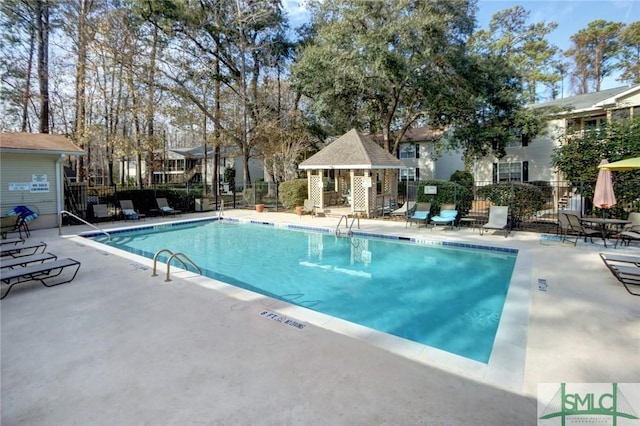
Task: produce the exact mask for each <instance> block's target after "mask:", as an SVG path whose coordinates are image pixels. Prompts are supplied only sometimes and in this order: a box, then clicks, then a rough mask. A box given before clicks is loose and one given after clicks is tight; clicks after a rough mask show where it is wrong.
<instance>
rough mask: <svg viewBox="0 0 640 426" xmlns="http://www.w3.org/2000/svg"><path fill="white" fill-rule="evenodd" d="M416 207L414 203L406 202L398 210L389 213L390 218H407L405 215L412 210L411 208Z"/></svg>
mask: <svg viewBox="0 0 640 426" xmlns="http://www.w3.org/2000/svg"><path fill="white" fill-rule="evenodd" d="M415 206H416V202H415V201H407V202H406V203H404V204H403V205H402V206H401V207H400V208H398V209H395V210H394V211H392V212H391V216H392V217H393V216H403V217H407V214H408V213H409V212H410V211H412V210H413V208H414V207H415Z"/></svg>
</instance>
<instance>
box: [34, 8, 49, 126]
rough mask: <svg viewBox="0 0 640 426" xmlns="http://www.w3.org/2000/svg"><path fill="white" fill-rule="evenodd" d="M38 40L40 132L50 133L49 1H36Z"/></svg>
mask: <svg viewBox="0 0 640 426" xmlns="http://www.w3.org/2000/svg"><path fill="white" fill-rule="evenodd" d="M34 7H35V24H36V40H37V45H38V60H37V63H38V87H39V89H40V93H39V94H40V117H39V125H38V130H39V131H40V133H49V32H50V29H51V28H50V26H49V18H50V14H51V10H50V7H51V6H50V4H49V1H48V0H35V5H34Z"/></svg>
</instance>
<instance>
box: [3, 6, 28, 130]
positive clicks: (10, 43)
mask: <svg viewBox="0 0 640 426" xmlns="http://www.w3.org/2000/svg"><path fill="white" fill-rule="evenodd" d="M34 14H35V10H34V8H33V7H32V5H31V4H28V3H25V2H23V1H21V0H6V1H4V2H1V3H0V40H1V41H0V49H1V50H0V52H1V54H2V58H3V60H2V61H0V79H1V81H2V85H0V98H1V99H3V100H4V101H5V103H6V105H7V106H6V108H7V109H6V111H7V115H6V116H5V117H3V118H2V119H1V122H0V126H2V128H5V129H11V128H14V127H17V128H19V129H20V131H23V132H26V131H28V130H30V129H31V121H30V114H29V111H30V109H31V107H32V105H33V93H32V87H31V86H32V77H33V76H32V73H33V66H34V56H35V46H36V32H35V30H36V26H35V25H34V23H35V17H34ZM10 117H16V119H15V120H12V121H10V120H9V119H10ZM18 117H19V118H18Z"/></svg>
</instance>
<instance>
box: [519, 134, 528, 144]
mask: <svg viewBox="0 0 640 426" xmlns="http://www.w3.org/2000/svg"><path fill="white" fill-rule="evenodd" d="M520 139H521V140H522V146H529V135H522V136H521V137H520Z"/></svg>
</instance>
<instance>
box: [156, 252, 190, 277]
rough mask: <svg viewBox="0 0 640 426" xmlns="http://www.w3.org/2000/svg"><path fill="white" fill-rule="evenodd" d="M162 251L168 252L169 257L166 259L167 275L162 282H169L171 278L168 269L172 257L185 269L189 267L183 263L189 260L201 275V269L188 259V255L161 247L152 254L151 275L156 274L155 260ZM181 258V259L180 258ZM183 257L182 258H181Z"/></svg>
mask: <svg viewBox="0 0 640 426" xmlns="http://www.w3.org/2000/svg"><path fill="white" fill-rule="evenodd" d="M162 253H169V254H170V256H169V259H167V275H166V277H165V280H164V282H170V281H171V278H170V277H169V275H170V273H171V272H170V270H171V261H172V260H173V259H175V260H177V261H178V262H180V264H181V265H182V266H183V267H184V269H185V270H187V271H188V270H189V267H188V266H187V264H186V263H185V260H186V261H187V262H189V263H190V264H191V265H192V266H193V267H194V268H196V270H197V271H198V273H199V274H200V275H202V270H200V267H199V266H198V265H196V264H195V262H194V261H193V260H191V259H189V257H188V256H187V255H186V254H184V253H182V252H178V253H174V252H172V251H171V250H169V249H161V250H158V251H157V252H156V254H154V255H153V273H152V274H151V276H152V277H157V276H158V274H157V273H156V269H157V268H156V267H157V262H158V256H160V255H161V254H162ZM181 258H182V259H181ZM183 259H184V260H183Z"/></svg>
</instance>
